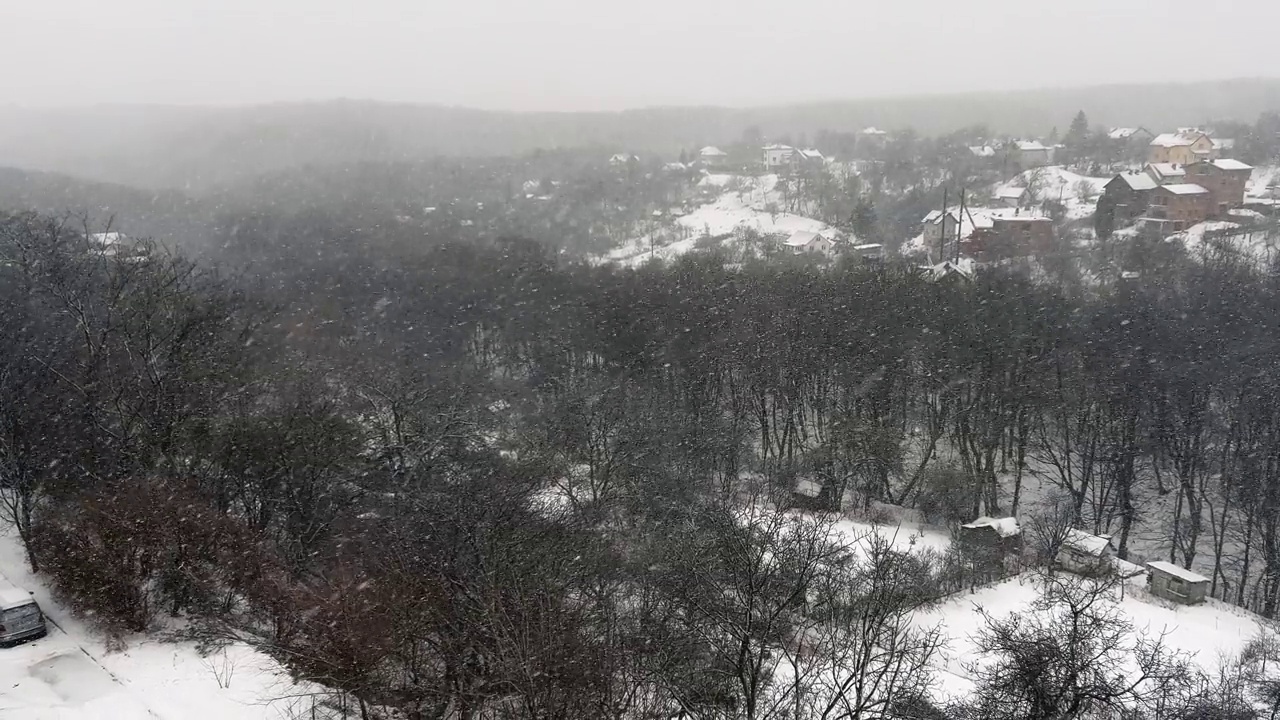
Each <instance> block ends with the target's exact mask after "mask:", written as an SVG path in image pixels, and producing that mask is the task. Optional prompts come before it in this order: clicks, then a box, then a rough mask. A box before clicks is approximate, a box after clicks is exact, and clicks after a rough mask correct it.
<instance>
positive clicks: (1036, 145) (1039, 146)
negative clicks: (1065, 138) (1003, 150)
mask: <svg viewBox="0 0 1280 720" xmlns="http://www.w3.org/2000/svg"><path fill="white" fill-rule="evenodd" d="M1013 144H1014V145H1017V146H1018V149H1019V150H1026V151H1035V150H1048V149H1049V148H1047V147H1045V146H1044V144H1043V143H1041V142H1040V141H1039V140H1015V141H1014V143H1013Z"/></svg>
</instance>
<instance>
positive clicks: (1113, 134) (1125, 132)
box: [1107, 127, 1143, 140]
mask: <svg viewBox="0 0 1280 720" xmlns="http://www.w3.org/2000/svg"><path fill="white" fill-rule="evenodd" d="M1139 132H1143V129H1142V128H1136V127H1118V128H1111V131H1110V132H1108V133H1107V137H1109V138H1111V139H1112V140H1128V139H1129V138H1131V137H1133V136H1134V135H1137V134H1138V133H1139Z"/></svg>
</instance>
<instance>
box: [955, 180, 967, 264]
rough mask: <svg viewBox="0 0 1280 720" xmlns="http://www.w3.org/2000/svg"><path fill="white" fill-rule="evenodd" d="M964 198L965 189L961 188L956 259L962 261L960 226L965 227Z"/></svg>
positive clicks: (957, 221) (957, 220)
mask: <svg viewBox="0 0 1280 720" xmlns="http://www.w3.org/2000/svg"><path fill="white" fill-rule="evenodd" d="M964 198H965V190H964V188H961V189H960V213H959V215H958V216H957V218H956V257H955V261H956V262H957V263H958V262H960V228H962V227H964Z"/></svg>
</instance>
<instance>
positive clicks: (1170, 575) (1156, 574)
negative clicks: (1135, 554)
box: [1147, 560, 1209, 605]
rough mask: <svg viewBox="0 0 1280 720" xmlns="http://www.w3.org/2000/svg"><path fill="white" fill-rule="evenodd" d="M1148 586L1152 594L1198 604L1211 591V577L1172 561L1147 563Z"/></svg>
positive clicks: (1175, 600)
mask: <svg viewBox="0 0 1280 720" xmlns="http://www.w3.org/2000/svg"><path fill="white" fill-rule="evenodd" d="M1147 588H1148V589H1149V590H1150V591H1151V594H1152V595H1155V596H1156V597H1161V598H1164V599H1165V600H1172V601H1173V602H1176V603H1180V604H1182V605H1198V604H1200V603H1202V602H1204V598H1205V595H1206V594H1207V593H1208V592H1209V578H1207V577H1205V576H1203V575H1201V574H1199V573H1193V572H1191V571H1190V570H1187V569H1186V568H1183V567H1179V566H1177V565H1174V564H1173V563H1171V562H1164V561H1163V560H1156V561H1153V562H1149V563H1147Z"/></svg>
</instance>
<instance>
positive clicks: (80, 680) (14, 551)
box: [0, 533, 310, 720]
mask: <svg viewBox="0 0 1280 720" xmlns="http://www.w3.org/2000/svg"><path fill="white" fill-rule="evenodd" d="M0 572H3V573H4V575H5V576H7V577H8V578H9V579H10V581H12V582H13V583H14V584H16V585H18V586H19V587H22V588H25V589H26V590H29V591H31V592H33V593H34V594H35V597H36V599H37V601H38V602H39V603H40V607H41V608H43V609H44V611H45V615H46V616H47V617H48V618H49V619H50V620H52V621H53V622H52V623H50V626H49V635H48V637H45V638H43V639H40V640H36V641H34V642H29V643H26V644H24V645H18V646H16V647H12V648H0V720H9V719H12V720H18V719H19V718H21V719H22V720H73V719H74V720H135V719H137V720H205V719H208V720H266V719H270V720H278V719H283V718H294V717H310V715H309V714H308V713H307V712H306V711H307V710H309V708H310V697H309V696H308V695H309V691H308V689H307V688H304V687H301V686H299V685H297V684H295V683H294V682H293V681H292V680H291V679H290V678H289V676H288V674H287V673H285V672H284V671H283V669H282V668H281V667H280V665H279V664H277V663H276V662H275V661H274V660H273V659H271V658H270V657H268V656H266V655H264V654H262V653H260V652H257V651H255V650H253V649H251V648H249V647H248V646H246V645H242V644H237V645H231V646H229V647H228V648H226V650H225V652H223V651H217V652H214V653H213V654H211V655H210V656H209V657H201V656H200V654H199V653H198V652H196V649H195V646H194V644H192V643H187V642H183V643H169V642H162V641H160V640H158V639H155V638H150V637H136V638H130V639H129V640H128V643H127V646H126V647H125V649H123V650H120V651H112V650H109V649H108V648H107V647H106V646H105V644H104V642H103V641H102V639H101V638H99V637H97V636H96V635H95V634H94V633H93V632H92V631H91V630H90V629H89V627H88V626H87V625H86V624H84V623H83V622H81V621H80V620H79V619H77V618H75V617H73V616H72V615H71V614H70V613H68V612H67V611H66V610H65V609H63V608H62V607H61V606H60V605H59V604H58V603H56V602H54V601H53V599H52V598H51V597H50V594H49V590H48V588H47V587H45V585H44V584H43V582H42V578H39V577H37V576H32V575H31V573H30V572H28V570H27V566H26V561H25V559H24V557H23V554H22V549H21V546H20V544H19V542H18V540H17V538H16V537H15V536H14V535H13V534H12V533H5V534H3V535H0Z"/></svg>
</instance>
